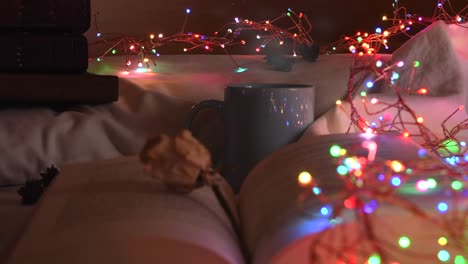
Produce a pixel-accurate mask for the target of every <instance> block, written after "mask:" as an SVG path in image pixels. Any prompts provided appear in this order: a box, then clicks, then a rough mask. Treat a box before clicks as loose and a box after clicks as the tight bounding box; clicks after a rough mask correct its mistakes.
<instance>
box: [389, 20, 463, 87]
mask: <svg viewBox="0 0 468 264" xmlns="http://www.w3.org/2000/svg"><path fill="white" fill-rule="evenodd" d="M467 26H468V23H465V24H462V25H457V24H451V25H447V24H446V23H445V22H443V21H436V22H434V23H433V24H431V25H430V26H428V27H427V28H426V29H424V30H423V31H421V32H419V33H418V34H416V35H415V36H414V37H412V38H411V39H410V40H408V41H407V42H406V43H405V44H403V45H402V46H401V47H400V48H398V49H397V50H396V51H395V52H394V53H393V56H392V60H393V62H398V61H404V62H405V66H403V67H402V68H398V70H397V72H398V74H399V78H398V80H396V81H395V82H396V85H397V87H398V88H404V89H408V88H411V90H413V91H415V90H418V89H420V88H426V89H427V90H428V91H429V93H428V94H429V95H431V96H440V95H448V94H453V93H459V92H461V91H466V90H468V77H465V76H467V75H468V74H467V71H466V70H467V69H468V67H467V66H466V65H467V63H468V55H467V54H468V45H466V43H468V28H467ZM415 62H419V63H416V65H419V67H415V66H414V65H415ZM413 70H414V72H413Z"/></svg>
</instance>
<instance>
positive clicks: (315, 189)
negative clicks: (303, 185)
mask: <svg viewBox="0 0 468 264" xmlns="http://www.w3.org/2000/svg"><path fill="white" fill-rule="evenodd" d="M312 192H313V193H314V194H315V195H319V194H321V193H322V190H321V189H320V188H319V187H314V188H312Z"/></svg>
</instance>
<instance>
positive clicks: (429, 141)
mask: <svg viewBox="0 0 468 264" xmlns="http://www.w3.org/2000/svg"><path fill="white" fill-rule="evenodd" d="M393 6H394V8H395V11H394V14H395V17H394V18H393V19H388V18H386V17H384V19H385V20H391V21H392V24H393V26H392V27H391V28H390V29H389V30H386V31H383V32H382V33H375V34H370V35H369V34H367V33H365V34H364V36H367V38H360V37H354V38H352V39H351V38H350V39H348V40H347V41H344V42H342V45H347V49H348V50H349V51H350V52H351V53H353V54H354V60H353V62H352V65H351V69H350V77H349V81H348V93H347V98H346V99H347V101H348V102H349V104H350V109H349V111H350V112H349V113H348V112H346V109H345V108H344V107H342V101H341V100H338V101H337V107H339V108H340V109H341V110H343V111H344V112H345V113H346V114H347V115H348V117H349V118H350V121H351V122H350V126H349V129H348V130H350V129H351V128H352V127H353V126H354V127H357V128H358V129H359V130H360V131H362V132H371V133H394V132H396V133H400V134H402V135H404V136H406V137H409V136H411V137H412V138H413V139H415V140H416V141H417V142H418V143H420V144H421V145H422V146H423V147H425V148H427V149H429V150H431V151H433V152H434V153H436V154H437V155H439V156H440V157H441V158H443V159H444V160H445V161H446V162H447V163H448V164H449V165H453V166H468V165H467V164H468V156H467V155H466V153H467V152H468V149H467V147H466V142H465V141H464V140H463V139H461V138H460V135H463V134H464V133H466V132H467V129H468V119H465V120H463V121H461V122H459V123H458V124H455V125H454V126H452V127H449V126H448V121H450V120H451V118H453V117H454V116H455V115H457V114H459V112H460V111H461V110H463V109H464V106H463V105H460V106H458V107H457V108H456V109H453V110H452V112H451V113H450V114H448V116H447V118H446V119H444V120H441V127H442V131H443V136H442V137H441V136H438V135H437V134H436V133H434V132H433V131H431V129H429V128H428V127H427V126H425V124H424V117H423V116H419V115H418V114H417V112H416V111H414V110H413V109H412V108H411V106H410V105H409V104H408V103H407V102H406V100H405V98H406V97H407V96H409V95H427V94H428V92H429V91H428V90H427V89H426V88H424V87H414V84H413V76H414V74H415V73H416V72H417V71H418V70H419V67H420V64H421V63H420V62H419V61H397V62H393V63H391V64H390V65H388V64H386V62H384V61H383V60H382V59H380V58H379V55H378V54H377V52H378V51H379V50H380V48H381V46H386V47H388V46H387V43H388V37H389V36H391V33H388V34H387V33H385V32H393V34H397V33H395V32H399V33H405V34H406V32H407V31H408V29H407V27H408V26H409V25H412V24H414V23H415V21H418V22H419V23H421V24H423V23H424V24H425V25H426V26H427V25H429V24H430V23H433V22H434V21H436V20H444V21H445V22H446V23H452V24H457V25H458V24H459V23H461V22H463V21H465V19H466V17H467V16H468V12H467V11H468V5H467V6H465V7H464V8H463V9H462V11H460V12H454V11H453V8H452V7H451V4H450V1H439V2H438V3H437V6H436V11H435V12H434V17H432V18H422V17H420V16H416V15H409V14H408V13H407V11H406V9H405V8H404V7H400V6H399V5H398V1H395V2H394V3H393ZM446 6H447V7H448V8H447V9H448V10H450V11H447V9H446ZM451 14H455V15H451ZM462 14H463V15H462ZM400 15H403V16H402V17H400ZM467 30H468V29H467ZM356 35H360V33H358V34H356ZM357 43H360V44H359V45H357ZM369 43H370V44H369ZM403 67H405V69H404V70H409V71H411V72H410V80H409V83H408V84H407V85H406V86H405V87H398V86H397V80H398V79H399V73H398V69H399V68H403ZM408 68H410V69H408ZM369 75H371V76H375V78H374V79H373V80H368V79H367V78H368V77H367V76H369ZM376 85H380V86H381V87H383V89H388V90H390V91H391V93H393V94H394V95H395V96H394V99H393V100H394V101H392V102H386V101H383V100H379V99H377V98H373V97H371V96H370V95H369V94H368V93H367V92H366V91H365V90H364V91H362V87H365V89H367V90H369V91H371V90H372V89H373V88H374V87H375V86H376ZM358 93H359V95H360V97H361V100H360V102H356V101H355V100H354V98H355V96H356V95H357V94H358ZM359 103H361V104H362V106H363V108H364V112H362V113H361V112H360V111H359V110H358V109H359V108H360V107H358V105H357V104H359Z"/></svg>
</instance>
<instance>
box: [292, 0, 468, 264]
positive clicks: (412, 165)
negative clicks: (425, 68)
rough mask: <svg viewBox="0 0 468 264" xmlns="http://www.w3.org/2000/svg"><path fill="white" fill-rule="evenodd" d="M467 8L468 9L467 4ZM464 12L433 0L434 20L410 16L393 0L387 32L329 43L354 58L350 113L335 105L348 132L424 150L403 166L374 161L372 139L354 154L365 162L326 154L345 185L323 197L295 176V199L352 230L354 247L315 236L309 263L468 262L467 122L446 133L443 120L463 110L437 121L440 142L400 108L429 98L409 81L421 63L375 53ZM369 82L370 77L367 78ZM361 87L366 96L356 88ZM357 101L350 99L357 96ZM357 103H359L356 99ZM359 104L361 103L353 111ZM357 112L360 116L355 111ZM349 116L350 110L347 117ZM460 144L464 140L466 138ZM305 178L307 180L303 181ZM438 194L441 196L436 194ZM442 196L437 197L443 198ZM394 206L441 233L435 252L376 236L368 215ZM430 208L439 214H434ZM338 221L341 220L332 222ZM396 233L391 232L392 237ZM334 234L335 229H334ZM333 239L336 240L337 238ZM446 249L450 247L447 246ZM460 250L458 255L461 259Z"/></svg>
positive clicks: (315, 184) (403, 237) (342, 152)
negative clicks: (350, 218) (375, 93)
mask: <svg viewBox="0 0 468 264" xmlns="http://www.w3.org/2000/svg"><path fill="white" fill-rule="evenodd" d="M467 6H468V5H467ZM467 6H465V7H464V8H463V9H462V10H461V11H460V12H454V11H453V8H452V5H451V3H450V1H438V2H437V6H436V9H435V12H434V16H433V17H432V18H423V17H419V16H415V15H409V14H408V13H407V11H406V8H404V7H400V6H399V4H398V1H394V2H393V7H394V10H395V11H394V18H392V19H389V18H388V17H384V18H383V20H386V21H390V22H391V23H392V26H391V27H390V28H389V29H387V30H382V29H380V28H378V29H376V32H375V33H372V34H368V33H364V34H362V33H359V32H358V33H357V34H356V35H355V36H353V37H345V38H344V39H343V40H340V41H338V42H337V43H334V44H333V45H332V46H330V47H331V49H330V50H331V51H330V50H328V51H326V52H327V53H331V52H334V51H338V50H347V51H349V52H351V53H353V54H354V60H353V62H352V65H351V67H350V78H349V80H348V93H347V97H346V101H347V103H349V109H348V108H347V107H344V106H343V101H341V100H338V101H337V103H336V104H337V107H338V108H340V109H341V110H342V111H343V112H345V113H346V114H347V116H348V117H349V119H350V126H349V129H348V131H350V129H351V128H352V127H353V126H354V127H356V128H357V129H358V130H359V131H362V132H364V133H367V134H368V135H374V134H395V133H397V134H400V135H401V136H402V137H403V138H405V137H411V138H413V139H415V140H416V141H417V142H418V143H420V145H421V146H422V148H421V149H420V150H419V151H418V154H419V156H420V158H419V159H417V160H412V161H406V162H405V163H403V162H401V161H398V160H380V159H375V151H376V149H377V148H378V146H377V144H376V143H375V142H374V141H365V142H364V143H365V144H364V143H363V144H361V145H359V146H354V147H353V149H355V148H356V147H357V148H364V149H366V150H367V151H368V155H367V156H362V155H361V156H359V155H356V154H353V150H347V149H345V148H342V147H340V146H338V145H334V146H332V147H331V148H330V152H329V153H330V155H331V156H332V157H333V158H334V159H336V164H337V167H336V173H337V177H338V179H339V180H340V181H342V182H343V183H344V184H343V185H342V186H343V188H342V189H341V190H340V193H339V194H328V193H327V192H326V189H322V187H321V186H320V182H319V181H318V179H316V178H314V177H313V176H312V175H311V174H310V173H308V172H302V173H301V174H300V175H299V177H298V182H299V184H300V185H301V186H302V187H304V193H303V194H302V195H301V196H300V197H299V198H300V201H304V200H305V199H308V198H310V197H314V198H315V199H316V200H318V201H319V202H320V203H322V204H323V206H322V207H321V208H320V209H319V212H320V214H321V215H322V217H326V218H328V219H329V221H330V223H332V222H337V221H338V220H339V219H345V218H346V216H345V213H344V212H345V211H351V212H352V213H353V215H354V218H355V223H356V224H357V225H358V227H357V228H356V230H360V231H358V232H359V234H358V237H357V240H356V241H346V243H342V247H341V248H337V247H336V246H332V245H327V244H326V241H325V236H326V234H325V233H322V234H321V235H318V236H317V237H316V238H315V239H314V240H313V241H312V243H311V245H310V260H311V263H321V262H320V261H321V260H323V259H320V252H319V250H325V251H326V252H327V254H329V256H334V257H335V258H336V259H337V263H343V264H344V263H357V262H356V259H364V260H367V261H366V262H365V263H369V264H374V263H375V264H381V263H392V264H393V263H400V262H398V259H396V258H395V257H394V253H395V252H400V253H403V254H405V255H406V256H413V257H417V258H418V259H424V260H426V261H430V262H431V263H435V262H448V261H452V262H453V263H456V264H459V263H468V251H467V250H468V237H467V235H466V230H468V211H467V207H466V195H467V193H468V154H467V153H468V150H467V147H466V142H465V141H464V140H463V139H462V138H461V137H463V132H465V133H466V131H467V129H468V119H465V120H463V121H461V122H459V123H458V124H456V125H454V126H452V127H450V126H449V125H448V123H449V121H450V120H451V119H452V118H453V117H454V116H456V115H457V114H460V111H462V110H463V109H464V106H463V105H460V106H458V107H457V108H456V109H453V110H452V112H449V114H448V115H447V117H446V118H445V119H444V120H441V127H442V130H443V136H438V135H437V134H436V133H434V132H432V131H431V129H429V128H428V127H427V126H425V125H424V117H422V116H419V115H418V114H417V112H416V111H414V110H413V109H412V108H411V106H410V105H409V104H408V103H407V102H406V100H405V99H406V98H407V96H409V95H420V96H421V95H427V94H428V92H429V91H428V90H427V89H426V88H424V87H414V84H413V77H414V74H415V73H417V71H418V70H419V67H420V64H421V63H420V62H419V61H397V62H391V63H390V64H387V63H386V62H385V61H383V60H382V59H381V58H380V56H379V55H378V54H377V53H378V52H379V51H380V50H381V48H382V47H384V48H388V44H389V37H390V36H394V35H398V34H405V35H407V36H409V37H412V36H410V35H409V27H410V26H412V25H414V24H415V23H419V24H421V25H425V26H428V25H430V24H431V23H433V22H434V21H436V20H443V21H444V22H445V23H450V24H457V25H459V26H461V27H463V25H460V23H462V22H463V21H466V18H467ZM402 67H411V68H410V69H408V68H406V69H405V70H410V71H411V72H410V80H409V83H408V84H407V85H406V86H405V87H398V86H397V80H398V79H399V74H398V71H397V70H398V69H399V68H402ZM368 76H374V77H373V78H372V79H371V80H369V79H368ZM377 85H380V86H381V87H383V88H384V89H389V90H390V91H391V93H393V95H394V96H393V99H387V100H391V102H386V101H383V100H381V99H377V98H373V97H372V94H368V92H366V89H368V90H369V89H372V88H374V87H375V86H377ZM362 87H365V88H364V91H363V89H362ZM356 95H358V96H360V99H361V100H354V99H355V96H356ZM358 98H359V97H358ZM358 104H362V105H361V106H362V107H359V105H358ZM359 109H363V111H364V112H362V113H361V112H360V110H359ZM348 111H349V112H348ZM464 137H465V139H466V134H465V136H464ZM304 175H306V176H307V177H305V176H304ZM408 192H412V193H416V195H418V194H419V195H422V194H428V195H431V196H432V198H434V199H440V200H439V201H437V202H436V204H435V205H434V206H435V208H432V210H431V209H429V210H428V208H422V206H421V205H420V204H418V203H416V202H412V201H411V200H409V199H406V198H407V196H405V194H407V193H408ZM437 194H439V195H437ZM440 196H443V197H442V198H441V197H440ZM389 207H393V208H398V209H399V210H400V211H403V212H402V214H404V212H408V213H410V214H411V215H412V216H414V217H415V218H419V219H422V220H423V221H424V222H427V223H430V224H431V225H435V226H437V227H438V228H439V229H440V230H442V232H443V235H442V236H440V237H439V238H438V239H437V241H434V243H433V244H434V245H437V244H438V245H439V246H440V247H433V248H432V250H433V251H434V250H435V251H434V252H425V253H421V252H415V251H412V250H411V245H412V244H413V243H418V242H419V241H416V240H413V239H412V238H411V236H410V234H400V237H399V239H397V240H394V241H383V240H382V239H379V238H378V236H376V234H377V233H378V232H379V230H378V223H377V222H375V223H373V222H372V221H371V220H372V217H371V215H373V214H374V213H375V211H377V210H382V209H383V208H389ZM434 209H436V210H437V212H438V214H436V215H433V214H432V213H431V211H432V212H433V211H434ZM338 222H339V221H338ZM398 230H399V229H398V228H397V229H396V232H398ZM336 232H338V233H339V231H336ZM334 236H338V237H336V239H340V238H339V236H340V235H339V234H335V233H334ZM362 244H367V245H368V246H369V247H368V248H367V250H362V251H360V252H358V251H356V245H362ZM448 244H450V246H451V247H450V248H447V245H448ZM460 252H461V253H460Z"/></svg>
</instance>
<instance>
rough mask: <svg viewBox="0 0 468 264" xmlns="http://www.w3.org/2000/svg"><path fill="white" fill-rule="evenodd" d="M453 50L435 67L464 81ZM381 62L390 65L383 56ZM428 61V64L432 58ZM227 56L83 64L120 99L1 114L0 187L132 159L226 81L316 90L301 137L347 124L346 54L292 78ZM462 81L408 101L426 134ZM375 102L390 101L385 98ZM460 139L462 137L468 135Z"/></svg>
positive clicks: (256, 59)
mask: <svg viewBox="0 0 468 264" xmlns="http://www.w3.org/2000/svg"><path fill="white" fill-rule="evenodd" d="M465 33H466V32H465ZM465 38H466V37H465ZM455 44H456V43H455ZM455 44H454V49H455V51H456V52H455V53H454V54H455V55H456V56H458V57H457V58H456V61H457V65H456V66H450V65H442V66H441V65H438V66H439V67H456V68H453V69H454V70H458V71H459V72H460V73H461V75H465V76H468V74H466V72H468V52H467V50H466V47H464V46H462V45H459V46H457V45H455ZM431 45H437V43H434V42H432V43H431ZM463 47H464V48H463ZM382 56H383V55H382ZM383 57H384V59H385V60H388V59H390V55H385V56H383ZM427 57H428V60H429V61H428V62H427V63H430V60H431V56H427ZM233 58H234V61H235V63H234V62H233V61H232V60H231V58H230V57H229V56H227V55H163V56H161V57H159V58H158V59H157V61H156V62H157V65H156V66H155V67H154V68H153V71H152V72H150V73H135V72H133V71H131V72H130V73H129V74H123V72H124V71H125V59H124V57H122V56H115V57H105V58H104V60H103V61H102V62H99V63H98V62H96V61H90V65H89V70H88V71H89V72H91V73H97V74H112V75H118V76H119V77H120V80H119V94H120V96H119V100H118V101H117V102H115V103H113V104H109V105H99V106H71V107H70V108H69V109H67V111H64V112H55V111H54V110H52V109H49V108H46V107H44V108H34V109H4V110H1V111H0V125H1V127H2V129H1V130H0V149H2V150H3V155H2V161H1V162H0V177H1V181H2V182H1V184H18V183H22V182H24V181H25V180H26V179H28V178H34V177H36V178H37V177H39V172H40V171H42V170H44V169H45V168H46V167H48V166H50V165H51V164H55V165H57V166H58V167H60V166H61V165H64V164H66V163H74V162H80V161H93V160H100V159H108V158H114V157H118V156H124V155H132V154H136V153H138V152H139V151H140V149H141V148H142V146H143V144H144V142H145V141H146V139H147V138H148V137H150V136H152V135H157V134H160V133H166V134H174V133H175V132H177V131H179V130H180V129H181V128H182V127H183V126H184V120H185V117H186V115H187V113H188V111H189V110H190V108H191V107H192V106H193V105H194V104H195V103H197V102H199V101H201V100H205V99H222V98H223V92H224V87H225V86H226V84H229V83H241V82H242V83H248V82H282V83H306V84H315V85H316V86H317V90H316V108H315V114H316V117H317V118H318V119H317V120H316V121H315V122H314V124H313V125H312V126H311V127H310V128H309V130H308V131H307V133H313V134H329V133H343V132H346V130H347V128H348V124H349V120H348V119H347V116H346V114H344V113H342V112H340V111H338V110H337V109H336V108H335V101H336V100H337V99H340V98H342V97H343V96H345V95H346V88H347V86H346V84H347V81H348V76H349V68H350V63H351V61H352V55H329V56H321V57H320V58H319V60H318V61H317V62H314V63H310V62H305V61H302V60H298V61H297V62H296V63H295V65H294V67H293V69H292V71H291V72H280V71H274V70H272V69H270V67H269V66H268V65H267V64H266V63H265V61H264V58H263V56H247V55H245V56H233ZM451 59H454V58H448V59H446V60H447V62H446V63H452V62H453V61H450V60H451ZM239 66H240V67H244V68H247V69H248V70H247V71H244V72H241V73H238V72H236V71H235V70H236V68H237V67H239ZM463 73H464V74H463ZM463 78H465V79H464V83H463V85H462V86H461V87H460V92H459V93H452V94H445V95H441V96H436V97H428V98H424V97H414V98H409V99H408V103H409V104H412V105H414V106H415V109H416V110H417V111H418V112H419V113H420V114H421V115H423V116H428V117H431V118H429V119H430V120H428V121H429V122H428V123H427V126H428V127H429V128H433V129H436V130H438V131H440V120H442V118H443V117H446V116H447V115H446V114H448V113H450V112H451V111H452V110H453V109H456V108H457V107H458V106H459V105H461V104H466V102H467V101H468V96H467V92H466V91H468V80H467V79H468V77H463ZM462 81H463V79H462ZM434 88H436V87H434ZM64 89H66V87H64ZM96 89H99V87H96ZM379 96H381V97H382V98H387V99H388V98H391V96H389V95H385V94H383V95H379ZM357 100H359V99H357ZM435 109H442V110H446V111H445V112H444V111H440V110H439V111H434V110H435ZM466 118H468V115H467V112H466V111H461V113H460V115H458V116H457V117H456V119H455V120H454V122H457V121H458V120H464V119H466ZM463 137H465V138H468V135H467V134H465V135H463ZM1 184H0V185H1ZM17 189H18V187H8V188H4V187H3V188H0V226H1V229H0V263H1V262H2V260H3V259H4V256H5V255H6V253H7V252H8V250H9V248H10V247H11V245H12V243H14V241H15V240H16V239H17V237H18V236H19V235H20V233H21V231H22V230H23V228H24V225H25V223H27V221H28V219H29V217H30V216H31V214H33V212H34V207H23V206H19V204H20V197H19V196H18V195H17V194H16V191H17Z"/></svg>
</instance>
